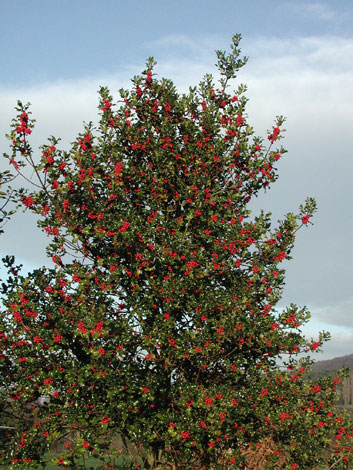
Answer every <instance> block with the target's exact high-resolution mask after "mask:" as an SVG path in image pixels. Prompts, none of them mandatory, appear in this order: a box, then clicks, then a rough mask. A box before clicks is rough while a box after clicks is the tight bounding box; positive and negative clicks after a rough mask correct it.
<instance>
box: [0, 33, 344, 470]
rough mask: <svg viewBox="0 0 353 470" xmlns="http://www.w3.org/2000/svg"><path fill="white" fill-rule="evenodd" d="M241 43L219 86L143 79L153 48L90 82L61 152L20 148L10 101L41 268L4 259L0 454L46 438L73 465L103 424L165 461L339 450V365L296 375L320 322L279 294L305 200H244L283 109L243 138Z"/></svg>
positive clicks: (13, 455)
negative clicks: (256, 207)
mask: <svg viewBox="0 0 353 470" xmlns="http://www.w3.org/2000/svg"><path fill="white" fill-rule="evenodd" d="M239 41H240V36H239V35H236V36H234V37H233V41H232V44H231V47H230V52H228V53H227V52H222V51H217V58H218V64H217V68H218V74H219V79H218V81H215V79H214V78H213V76H212V75H209V74H207V75H205V77H204V78H203V80H202V81H201V82H200V84H199V85H198V86H197V87H191V88H190V89H189V92H188V93H179V92H178V91H177V89H176V87H175V86H174V84H173V82H172V81H171V80H167V79H164V78H162V79H158V77H157V76H156V75H155V73H154V65H155V62H154V60H153V59H152V58H150V59H149V60H148V61H147V63H146V68H145V70H144V71H143V72H142V74H141V75H140V76H136V77H134V78H133V79H132V87H131V89H130V90H123V89H122V90H120V92H119V95H120V98H119V100H118V101H117V102H114V100H113V97H112V96H111V94H110V92H109V90H108V89H107V88H105V87H102V88H101V89H100V91H99V96H100V99H99V114H100V120H99V123H98V125H97V126H94V125H93V124H92V123H89V124H87V125H85V127H84V130H83V132H82V133H81V134H79V135H78V137H77V139H76V140H75V141H74V142H73V143H72V147H71V149H70V150H69V151H64V150H61V149H60V142H59V139H57V138H55V137H51V138H50V139H49V141H48V143H47V144H46V145H43V146H42V147H41V155H40V158H36V157H35V155H34V154H33V151H32V148H31V146H30V143H29V138H30V137H29V135H30V133H31V131H32V128H33V121H32V119H31V114H30V110H29V105H23V104H22V103H21V102H19V103H18V107H17V111H18V116H17V118H16V119H15V120H14V123H13V126H12V130H11V133H10V138H11V146H12V154H11V155H5V157H6V158H8V159H9V161H10V163H11V164H12V165H13V166H14V168H15V170H16V171H17V172H18V173H19V174H22V167H23V166H25V167H26V166H27V167H30V168H32V169H33V171H34V175H35V178H36V181H35V182H36V185H38V186H39V187H37V186H36V187H34V189H31V191H27V193H26V194H24V192H22V193H21V194H20V195H19V199H20V200H21V202H22V204H23V205H24V206H25V207H26V208H27V209H28V210H30V211H31V212H33V213H34V214H36V215H37V218H38V226H39V227H40V228H41V229H42V230H44V231H45V233H46V234H48V237H50V242H49V243H48V246H47V254H48V257H49V259H50V258H51V260H52V262H53V264H52V267H50V268H46V267H38V269H35V270H33V271H32V272H30V273H29V274H26V275H23V274H21V271H20V269H19V267H17V266H16V262H15V259H14V258H13V257H10V256H8V257H6V258H5V259H4V260H3V261H4V263H5V266H6V267H7V269H8V273H9V274H8V278H7V279H6V280H5V281H4V282H3V284H2V304H3V312H2V316H1V333H0V336H1V339H2V342H1V356H0V371H1V375H2V377H4V384H5V385H6V389H5V394H7V395H10V400H11V406H12V408H13V410H14V412H16V413H17V414H18V416H22V417H24V416H25V419H24V418H23V419H19V420H18V423H17V434H16V435H15V436H14V437H13V438H11V439H10V440H9V442H8V443H7V445H6V446H5V448H4V450H3V452H2V459H3V462H4V463H5V464H9V465H10V467H9V468H25V466H26V465H32V466H33V465H34V464H36V463H38V465H40V463H41V461H42V457H43V454H44V452H45V450H46V449H47V448H49V446H50V445H51V444H52V443H53V442H55V441H57V440H58V439H60V438H65V439H66V441H65V446H66V450H65V453H63V455H61V456H60V457H58V459H57V463H58V465H60V466H61V467H62V468H67V469H69V468H75V462H77V459H78V458H79V457H80V456H81V455H82V454H83V453H89V454H91V455H94V456H97V458H101V457H102V456H103V455H104V453H105V452H112V449H111V442H112V436H113V435H114V434H119V435H121V436H123V438H124V439H125V438H126V439H127V440H129V441H130V442H132V443H133V444H134V445H136V447H137V449H141V452H142V454H141V455H145V454H143V452H150V453H152V455H154V456H155V463H154V464H153V465H155V466H157V457H158V456H159V459H162V461H163V465H164V467H163V468H173V467H172V466H173V465H174V466H175V467H174V468H178V469H179V468H180V469H182V468H185V469H191V468H194V469H209V468H215V469H216V468H236V469H241V468H245V465H248V468H249V455H250V456H251V455H254V454H251V451H252V449H255V450H256V449H263V448H264V447H263V446H264V445H266V443H267V451H266V452H265V453H264V452H263V453H262V455H265V457H264V459H263V462H262V464H261V465H263V468H271V469H275V468H278V469H280V468H285V469H291V470H295V469H298V470H299V469H301V468H311V469H321V468H324V467H322V465H323V464H324V463H325V462H326V463H329V464H330V465H332V466H333V465H335V468H336V469H343V468H347V465H348V462H349V461H351V460H350V459H351V454H350V453H349V450H350V448H349V447H347V446H348V445H351V444H349V440H350V439H351V437H352V427H351V424H350V423H349V421H347V422H346V421H344V420H347V418H346V417H343V416H341V414H340V412H339V411H338V409H337V408H336V407H335V405H334V400H335V388H336V384H337V383H338V382H339V380H340V378H339V377H335V378H332V377H328V378H327V377H325V378H321V379H319V380H317V381H315V382H313V381H310V380H307V379H306V378H305V377H304V374H305V372H306V370H307V369H308V368H310V363H311V361H310V359H309V358H308V357H306V356H305V357H304V358H301V359H299V357H301V356H299V355H300V354H301V353H308V352H310V351H314V350H317V349H319V348H320V346H321V345H322V343H323V342H324V341H325V340H326V339H328V334H326V333H321V334H320V335H319V338H318V340H317V341H311V340H308V339H307V338H306V337H305V336H304V335H303V333H302V331H301V327H302V326H303V325H304V324H305V323H306V322H308V321H309V318H310V313H309V312H308V310H307V309H306V307H298V306H297V305H294V304H291V305H290V306H288V307H287V308H286V309H284V310H281V309H278V308H276V305H277V304H278V302H279V300H280V299H281V294H282V291H283V286H284V278H285V270H284V268H283V261H284V260H288V259H290V258H291V255H290V253H291V250H292V248H293V245H294V241H295V234H296V232H297V231H298V230H299V229H300V228H301V227H302V226H304V225H309V224H310V223H311V220H312V215H313V213H314V212H315V209H316V205H315V201H314V200H313V199H311V198H308V199H306V201H305V202H304V203H303V205H301V206H300V208H299V209H298V211H297V213H292V212H289V213H288V214H286V215H285V216H284V217H283V219H282V220H281V221H278V223H276V224H274V223H273V222H272V220H271V214H270V213H265V212H264V211H261V212H260V213H259V214H258V215H256V216H252V214H251V211H250V210H249V203H250V201H251V200H252V199H253V198H255V197H257V196H258V195H260V194H262V193H263V192H264V191H266V190H268V189H269V188H270V186H271V184H272V183H274V182H275V180H276V179H277V177H278V174H277V161H278V160H280V159H281V158H282V157H283V156H284V154H285V152H286V151H285V149H284V148H283V147H282V146H279V140H280V139H281V138H282V134H283V132H284V129H283V123H284V118H283V117H281V116H279V117H277V118H276V120H275V123H274V125H273V126H272V128H271V129H270V130H269V131H268V134H267V135H266V136H265V137H264V138H262V137H258V136H256V135H255V133H254V130H253V128H252V127H251V126H250V124H249V123H248V119H247V114H246V103H247V99H246V97H245V91H246V87H245V86H244V85H239V86H238V87H237V89H236V90H235V91H230V90H229V88H230V85H232V84H233V83H234V79H235V78H236V75H237V72H238V71H239V70H240V69H241V68H242V67H243V66H244V65H245V64H246V58H241V57H240V49H239ZM58 105H59V104H58ZM45 395H48V396H50V402H49V403H47V405H46V406H39V405H38V399H39V398H40V397H42V396H45ZM346 441H347V445H346V444H345V443H344V442H346ZM161 455H162V457H161ZM150 465H151V464H150ZM168 465H169V466H170V467H168ZM266 465H267V467H266ZM145 466H146V468H147V467H148V462H146V463H145ZM151 468H155V467H151ZM259 468H260V467H259Z"/></svg>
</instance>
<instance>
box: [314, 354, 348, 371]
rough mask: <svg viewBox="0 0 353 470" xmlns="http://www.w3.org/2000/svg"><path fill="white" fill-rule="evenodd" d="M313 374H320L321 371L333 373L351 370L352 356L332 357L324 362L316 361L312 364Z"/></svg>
mask: <svg viewBox="0 0 353 470" xmlns="http://www.w3.org/2000/svg"><path fill="white" fill-rule="evenodd" d="M312 367H313V372H316V373H320V372H321V371H323V370H325V371H334V370H338V369H342V367H348V369H352V370H353V354H349V355H348V356H341V357H334V358H333V359H328V360H326V361H317V362H315V363H314V364H313V366H312Z"/></svg>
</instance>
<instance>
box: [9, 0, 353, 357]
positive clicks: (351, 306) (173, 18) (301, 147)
mask: <svg viewBox="0 0 353 470" xmlns="http://www.w3.org/2000/svg"><path fill="white" fill-rule="evenodd" d="M352 24H353V3H352V1H351V0H336V1H310V0H309V1H294V0H291V1H285V0H277V1H274V0H248V1H245V0H242V1H240V0H222V1H220V0H218V1H217V2H216V1H210V0H178V1H175V0H174V1H173V2H172V1H169V0H164V1H162V0H149V1H144V0H140V1H137V0H135V1H127V0H125V1H120V0H115V1H113V0H100V1H98V0H85V1H82V0H71V1H67V0H32V1H31V2H28V1H23V0H11V1H9V0H2V1H1V15H0V38H1V41H0V52H1V53H0V67H1V74H0V103H1V108H0V109H1V113H0V152H1V153H2V152H5V151H8V143H7V141H6V139H5V138H4V134H5V133H6V132H8V130H9V123H10V120H11V118H12V117H13V116H14V111H13V108H14V106H15V105H16V101H17V99H21V100H22V101H24V102H27V101H30V102H31V103H32V111H33V115H34V117H35V118H36V119H37V127H36V129H35V132H33V135H32V144H33V148H38V146H39V145H41V144H43V143H45V142H46V138H47V137H48V136H49V135H51V134H54V135H56V136H57V137H62V138H63V141H62V142H63V143H62V146H63V147H64V148H65V147H67V146H68V145H69V143H70V142H71V141H72V140H73V139H74V138H75V135H76V134H77V132H79V131H80V130H81V129H82V122H83V121H89V120H93V121H94V120H95V119H96V106H97V90H98V88H99V87H100V85H108V86H109V87H110V88H111V91H112V93H113V94H114V95H115V96H116V97H117V93H116V92H117V90H118V89H119V88H121V87H129V83H130V82H129V80H130V78H132V76H133V75H134V74H138V73H139V72H141V71H142V70H143V68H144V63H145V60H146V59H147V57H149V56H154V58H155V59H156V60H157V62H158V66H157V68H156V71H157V72H158V73H159V75H160V76H167V77H168V78H172V79H173V80H174V81H175V83H176V85H177V86H178V88H179V89H180V90H181V91H186V90H187V88H188V86H189V85H196V84H197V83H198V81H199V80H200V79H201V78H202V76H203V75H204V74H205V73H209V72H212V73H215V68H214V63H215V62H216V57H215V54H214V50H215V49H226V48H227V47H228V45H229V44H230V41H231V37H232V35H233V34H235V33H241V34H242V37H243V39H242V42H241V48H242V51H243V53H244V54H245V55H247V56H249V63H248V65H247V66H246V67H245V68H244V70H242V71H241V72H240V73H239V80H237V81H236V82H235V83H234V88H235V87H236V86H237V85H238V84H239V83H240V82H243V83H246V84H247V85H248V92H247V96H248V98H249V104H248V115H249V120H250V122H251V123H252V124H253V125H254V128H255V130H256V132H257V133H258V134H260V135H261V134H262V135H263V134H264V133H265V132H266V130H267V129H269V128H270V127H271V126H272V124H273V122H274V117H275V116H276V115H279V114H283V115H285V116H286V117H287V122H286V126H285V127H286V129H287V135H286V138H285V140H283V141H282V142H283V145H284V147H286V148H287V149H288V150H289V152H288V154H287V156H286V157H285V159H283V162H280V165H279V174H280V179H279V181H278V182H277V183H276V184H275V185H274V186H273V189H272V190H271V191H270V192H269V193H268V194H266V195H264V196H263V197H261V198H260V200H259V201H257V202H256V204H254V210H256V209H258V208H260V207H263V208H265V209H266V210H270V211H272V212H273V217H274V220H277V218H280V217H281V216H282V215H283V214H285V213H286V212H289V211H293V212H295V211H296V210H297V208H298V206H299V204H301V203H302V202H303V201H304V199H305V197H306V196H314V197H315V198H316V199H317V202H318V209H319V210H318V213H317V215H316V216H315V220H314V222H315V225H314V227H311V228H310V229H308V230H303V231H302V232H301V233H299V234H298V237H297V244H296V248H295V250H294V252H293V256H294V259H293V260H292V261H291V262H290V263H288V268H287V286H286V289H285V292H284V297H283V305H287V304H289V303H290V302H293V303H297V304H299V305H307V306H308V307H309V309H311V312H312V321H311V323H310V324H309V325H308V327H307V328H306V331H307V333H308V334H315V332H317V331H318V330H322V329H325V330H329V331H331V332H332V337H333V339H332V341H331V342H330V343H329V344H326V346H325V352H324V354H322V355H321V356H320V358H329V357H334V356H338V355H344V354H351V353H353V346H352V345H353V294H352V285H353V273H352V270H353V268H352V266H353V254H352V250H351V237H352V229H353V218H352V215H353V214H352V202H353V197H352V190H351V188H352V176H351V175H352V169H353V168H352V137H351V136H352V114H353V113H352V109H353V35H352V33H353V28H352ZM4 165H5V163H4V162H2V163H0V167H1V168H4ZM45 240H46V239H45V237H44V236H42V235H41V234H40V233H39V232H38V230H37V229H36V226H35V220H34V219H33V218H32V217H30V216H29V215H28V214H22V213H21V214H18V215H16V216H15V217H14V218H13V220H12V221H11V222H10V223H9V224H7V226H6V231H5V234H4V235H2V237H1V240H0V243H1V245H0V252H1V253H13V254H16V255H17V257H18V259H19V260H21V261H22V262H23V263H24V264H25V266H26V267H27V268H28V269H30V268H31V267H34V266H36V265H38V264H39V265H42V264H44V263H45V262H46V260H45V250H44V248H45Z"/></svg>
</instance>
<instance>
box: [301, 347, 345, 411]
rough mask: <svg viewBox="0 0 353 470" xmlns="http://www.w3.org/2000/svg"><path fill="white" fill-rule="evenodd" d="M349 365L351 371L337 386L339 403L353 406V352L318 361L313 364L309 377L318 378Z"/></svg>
mask: <svg viewBox="0 0 353 470" xmlns="http://www.w3.org/2000/svg"><path fill="white" fill-rule="evenodd" d="M342 367H347V368H348V369H351V373H350V375H349V376H348V377H346V378H345V379H343V381H342V382H341V383H340V385H339V386H338V388H337V394H338V402H337V404H338V405H342V406H344V407H347V408H352V406H353V354H349V355H348V356H341V357H335V358H333V359H329V360H326V361H317V362H315V363H314V364H313V365H312V372H310V374H309V377H311V378H313V379H314V378H318V377H323V376H327V375H331V374H333V373H334V372H335V371H336V370H339V369H342Z"/></svg>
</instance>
